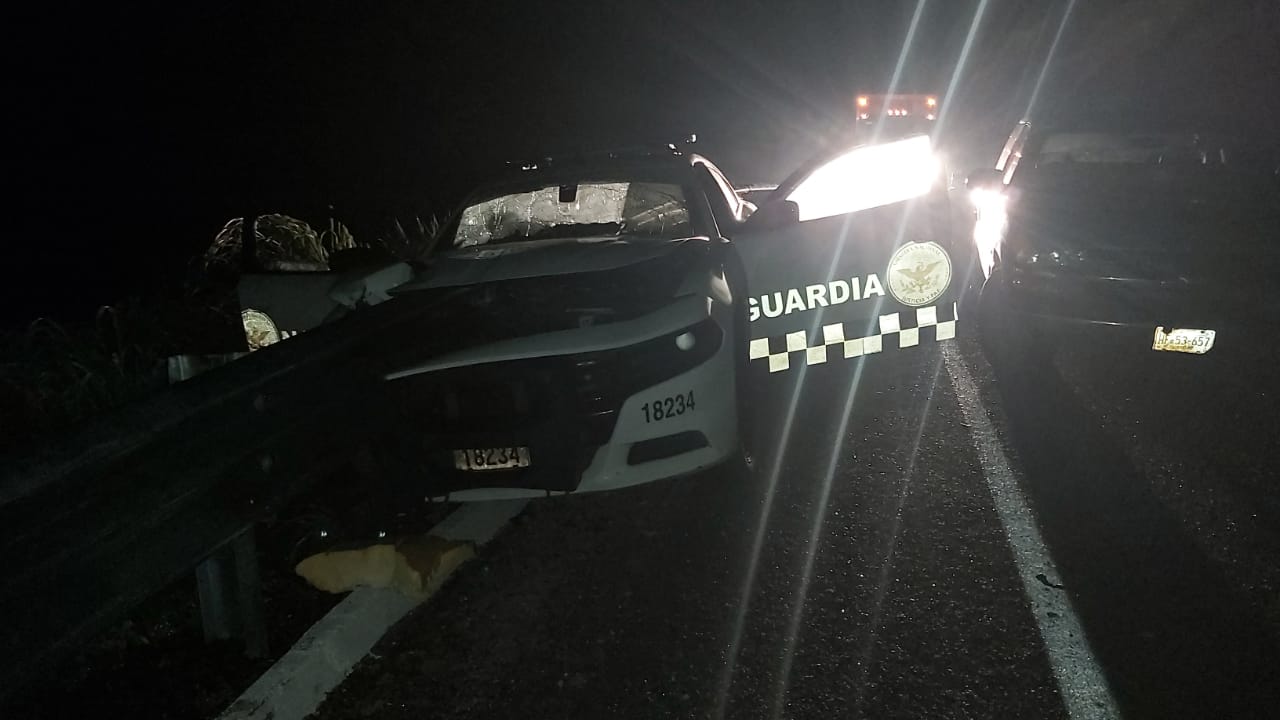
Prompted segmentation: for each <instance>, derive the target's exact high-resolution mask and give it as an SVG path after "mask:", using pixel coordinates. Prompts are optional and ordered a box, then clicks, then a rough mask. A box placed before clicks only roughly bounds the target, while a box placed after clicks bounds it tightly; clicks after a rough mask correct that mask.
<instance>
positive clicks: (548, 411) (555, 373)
mask: <svg viewBox="0 0 1280 720" xmlns="http://www.w3.org/2000/svg"><path fill="white" fill-rule="evenodd" d="M688 300H696V301H697V302H696V303H695V304H690V303H678V304H682V305H684V306H685V311H684V312H667V313H665V314H664V313H659V314H658V315H659V316H660V317H656V318H646V319H644V320H641V321H636V322H631V323H617V324H615V325H614V326H612V327H609V326H606V327H601V328H589V329H584V330H582V331H565V332H564V333H559V334H558V335H560V338H559V342H547V341H546V338H538V339H531V340H532V341H531V342H525V343H523V347H524V350H519V349H518V348H520V347H521V344H520V343H513V344H512V345H511V346H510V347H509V348H508V349H507V350H503V349H502V348H496V349H495V348H490V349H488V351H483V350H482V351H481V352H477V353H472V354H471V356H470V357H473V358H477V359H485V358H494V360H493V361H491V362H474V363H472V362H450V361H449V360H448V359H447V358H446V359H444V361H443V362H440V363H437V365H443V367H438V368H426V369H425V370H426V371H422V370H418V371H414V372H412V373H405V374H401V375H399V376H396V377H393V378H390V379H389V381H388V383H387V385H388V389H389V391H390V392H389V394H388V402H389V403H390V404H391V405H392V406H393V407H394V408H395V421H394V427H393V429H392V430H390V431H389V432H387V433H385V434H384V435H383V436H382V441H381V443H380V448H379V449H380V451H381V453H382V454H383V455H384V457H386V458H387V459H388V460H389V461H390V462H389V463H388V464H389V465H390V466H391V467H392V468H393V473H394V475H395V476H396V484H397V485H398V486H399V487H400V488H402V489H407V490H408V491H409V492H414V493H416V492H419V491H420V495H419V496H420V497H421V496H426V497H430V498H433V499H440V500H449V501H472V500H492V499H501V498H512V497H542V496H547V495H555V494H564V493H569V492H590V491H598V490H609V489H614V488H620V487H626V486H629V485H636V484H640V483H645V482H651V481H654V480H659V479H663V478H667V477H673V476H677V475H683V474H688V473H693V472H697V471H698V470H701V469H703V468H707V467H710V466H713V465H715V464H717V463H719V462H722V461H723V460H725V459H726V458H728V457H730V456H731V455H732V453H734V452H735V451H736V450H737V440H738V438H737V416H736V412H737V407H736V402H735V383H734V357H733V343H732V342H731V338H732V334H731V333H730V332H728V331H727V330H726V329H725V328H724V327H722V322H721V319H719V318H716V317H712V316H711V315H710V314H709V313H708V311H707V302H706V300H705V299H695V298H688ZM726 314H727V313H726ZM699 316H700V319H699ZM682 335H686V336H687V337H686V338H685V339H684V341H683V344H686V345H687V344H688V337H692V338H693V343H692V347H687V348H684V349H682V348H681V346H680V345H677V342H676V338H677V337H679V336H682ZM566 349H572V350H575V351H569V352H557V350H566ZM521 354H523V355H525V357H513V356H518V355H521ZM675 397H682V398H684V399H685V402H684V403H683V404H688V400H689V399H692V400H693V403H692V404H693V407H692V408H687V407H686V408H685V411H683V412H681V413H678V414H667V413H662V416H661V419H659V418H658V413H655V412H654V411H653V409H652V406H653V404H655V403H662V402H664V401H665V400H666V399H667V398H675ZM646 405H648V406H649V408H648V409H646V407H645V406H646ZM505 447H527V448H528V449H529V456H530V462H529V466H528V467H524V468H510V469H500V470H496V469H495V470H460V469H458V468H457V467H455V460H454V451H455V450H462V449H475V448H505Z"/></svg>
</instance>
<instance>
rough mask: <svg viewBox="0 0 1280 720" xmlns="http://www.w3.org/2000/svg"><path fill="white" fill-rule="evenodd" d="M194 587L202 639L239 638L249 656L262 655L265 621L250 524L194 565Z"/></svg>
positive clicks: (256, 555) (256, 549)
mask: <svg viewBox="0 0 1280 720" xmlns="http://www.w3.org/2000/svg"><path fill="white" fill-rule="evenodd" d="M196 590H197V592H198V593H199V596H200V622H201V625H202V626H203V628H204V639H205V641H206V642H212V641H214V640H230V639H232V638H239V639H242V640H244V649H245V654H247V655H248V656H249V657H254V658H259V657H265V656H266V654H267V621H266V612H265V610H264V608H263V601H262V575H261V573H260V572H259V568H258V548H257V543H256V542H255V541H254V532H253V528H252V527H250V528H249V529H247V530H245V531H244V532H242V533H240V534H239V535H237V536H236V537H235V538H234V539H233V540H232V541H231V542H230V543H228V544H227V545H224V546H223V547H221V548H219V549H218V551H217V552H215V553H214V554H213V555H210V556H209V557H208V558H207V559H206V560H205V561H204V562H202V563H200V564H199V565H197V566H196Z"/></svg>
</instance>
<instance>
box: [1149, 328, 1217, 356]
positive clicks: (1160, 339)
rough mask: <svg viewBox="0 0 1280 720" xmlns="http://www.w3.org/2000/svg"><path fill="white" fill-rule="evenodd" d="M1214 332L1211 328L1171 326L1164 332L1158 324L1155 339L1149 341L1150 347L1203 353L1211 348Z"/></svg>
mask: <svg viewBox="0 0 1280 720" xmlns="http://www.w3.org/2000/svg"><path fill="white" fill-rule="evenodd" d="M1215 334H1216V333H1214V331H1212V330H1196V329H1193V328H1173V329H1171V330H1169V332H1165V331H1164V327H1163V326H1159V327H1157V328H1156V335H1155V340H1153V341H1152V342H1151V349H1152V350H1164V351H1166V352H1183V353H1193V354H1196V355H1203V354H1205V353H1207V352H1209V350H1211V349H1213V338H1214V335H1215Z"/></svg>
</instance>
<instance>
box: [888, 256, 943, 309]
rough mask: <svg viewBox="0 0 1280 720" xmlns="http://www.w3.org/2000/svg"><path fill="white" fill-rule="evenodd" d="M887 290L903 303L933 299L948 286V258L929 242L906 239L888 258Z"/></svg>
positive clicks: (919, 302) (924, 302)
mask: <svg viewBox="0 0 1280 720" xmlns="http://www.w3.org/2000/svg"><path fill="white" fill-rule="evenodd" d="M887 275H888V280H889V292H890V294H892V295H893V297H894V299H896V300H897V301H898V302H900V303H902V304H903V305H909V306H911V307H920V306H922V305H928V304H929V303H932V302H935V301H937V299H938V298H940V297H942V294H943V293H944V292H946V290H947V287H948V286H950V285H951V258H950V257H949V256H948V255H947V251H946V250H943V249H942V247H941V246H940V245H938V244H937V243H933V242H923V243H917V242H910V243H907V244H906V245H903V246H902V247H900V248H898V249H897V251H896V252H894V253H893V257H892V258H890V259H889V272H888V273H887Z"/></svg>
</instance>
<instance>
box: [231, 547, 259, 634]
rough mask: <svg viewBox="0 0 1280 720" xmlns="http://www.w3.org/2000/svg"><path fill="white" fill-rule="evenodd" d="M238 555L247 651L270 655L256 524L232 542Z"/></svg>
mask: <svg viewBox="0 0 1280 720" xmlns="http://www.w3.org/2000/svg"><path fill="white" fill-rule="evenodd" d="M231 551H232V555H233V556H234V557H235V570H236V572H235V575H236V596H237V600H238V602H237V607H238V609H239V611H240V634H241V637H242V638H243V639H244V651H245V653H246V654H247V655H248V656H249V657H252V658H261V657H266V655H267V616H266V610H265V609H264V608H263V602H262V574H261V573H260V572H259V570H258V544H257V542H255V540H254V530H253V526H252V525H250V526H249V528H248V529H247V530H245V531H244V532H242V533H240V535H239V536H237V537H236V539H235V540H232V541H231Z"/></svg>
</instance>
